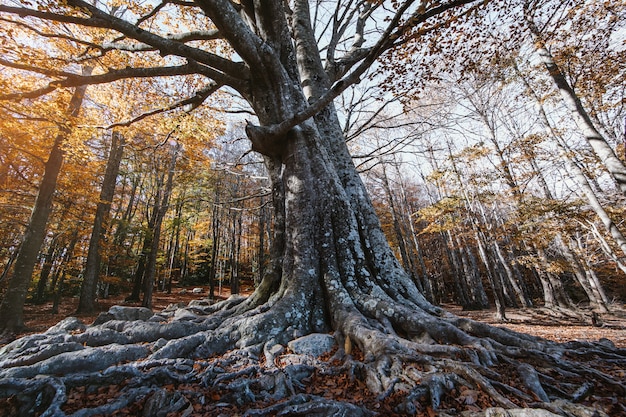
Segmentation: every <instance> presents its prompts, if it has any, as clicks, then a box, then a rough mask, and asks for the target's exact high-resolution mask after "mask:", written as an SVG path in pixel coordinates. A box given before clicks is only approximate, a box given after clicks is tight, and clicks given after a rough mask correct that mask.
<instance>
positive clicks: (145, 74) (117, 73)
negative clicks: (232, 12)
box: [0, 58, 199, 100]
mask: <svg viewBox="0 0 626 417" xmlns="http://www.w3.org/2000/svg"><path fill="white" fill-rule="evenodd" d="M0 64H2V65H5V66H7V67H11V68H16V69H21V70H26V71H32V72H36V73H39V74H43V75H48V76H56V77H65V78H64V79H62V80H55V81H51V82H50V83H48V85H47V86H46V87H43V88H40V89H37V90H33V91H28V92H22V93H11V94H4V95H0V100H21V99H24V98H36V97H40V96H42V95H44V94H47V93H49V92H51V91H53V90H55V89H57V88H62V87H78V86H81V85H92V84H104V83H110V82H113V81H118V80H122V79H126V78H149V77H171V76H176V75H188V74H195V73H197V72H199V68H198V67H199V66H198V65H196V64H194V63H189V64H185V65H180V66H172V67H154V68H124V69H121V70H110V71H109V72H107V73H105V74H98V75H89V76H85V75H78V74H72V73H67V72H64V71H56V70H50V69H46V68H39V67H34V66H30V65H25V64H19V63H15V62H11V61H7V60H5V59H2V58H0Z"/></svg>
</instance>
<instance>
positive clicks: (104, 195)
mask: <svg viewBox="0 0 626 417" xmlns="http://www.w3.org/2000/svg"><path fill="white" fill-rule="evenodd" d="M123 153H124V137H123V136H122V135H121V134H120V133H118V132H113V134H112V135H111V148H110V150H109V157H108V160H107V165H106V169H105V173H104V179H103V180H102V187H101V189H100V199H99V200H98V204H97V206H96V214H95V218H94V221H93V228H92V230H91V238H90V240H89V249H88V250H87V263H86V264H85V270H84V273H83V283H82V285H81V288H80V298H79V300H78V311H77V312H78V313H91V312H93V311H94V310H95V308H96V306H95V299H96V288H97V283H98V277H99V273H100V260H101V255H100V249H101V248H100V241H101V240H102V238H103V237H104V233H105V230H106V227H107V225H106V220H107V218H108V216H109V211H110V210H111V203H112V202H113V196H114V194H115V182H116V179H117V174H118V172H119V169H120V163H121V162H122V155H123Z"/></svg>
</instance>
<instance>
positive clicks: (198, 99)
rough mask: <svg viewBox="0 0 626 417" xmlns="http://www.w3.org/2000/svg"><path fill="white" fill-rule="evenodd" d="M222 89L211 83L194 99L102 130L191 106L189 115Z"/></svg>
mask: <svg viewBox="0 0 626 417" xmlns="http://www.w3.org/2000/svg"><path fill="white" fill-rule="evenodd" d="M221 87H222V86H221V85H220V84H218V83H215V82H211V83H209V84H208V85H207V86H206V87H204V88H202V89H200V90H198V91H197V92H196V94H195V95H194V96H193V97H190V98H187V99H185V100H181V101H177V102H176V103H173V104H171V105H169V106H167V107H164V108H160V109H155V110H151V111H149V112H146V113H142V114H140V115H139V116H137V117H134V118H132V119H130V120H127V121H124V122H117V123H113V124H110V125H108V126H103V127H102V128H103V129H112V128H114V127H127V126H130V125H132V124H133V123H137V122H138V121H140V120H143V119H145V118H148V117H150V116H154V115H157V114H161V113H166V112H168V111H172V110H175V109H178V108H181V107H185V106H190V108H189V109H188V110H186V112H187V113H190V112H191V111H193V110H194V109H196V108H198V107H199V106H200V105H201V104H202V103H203V102H204V101H205V100H206V99H207V98H209V96H211V95H212V94H213V93H215V92H216V91H217V90H219V89H220V88H221Z"/></svg>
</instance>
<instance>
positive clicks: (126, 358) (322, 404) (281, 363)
mask: <svg viewBox="0 0 626 417" xmlns="http://www.w3.org/2000/svg"><path fill="white" fill-rule="evenodd" d="M336 290H337V291H335V292H334V294H336V298H334V300H333V302H334V304H333V305H334V307H335V308H334V309H333V311H331V315H332V318H333V322H334V323H335V325H336V327H337V330H336V332H335V339H336V340H337V342H338V343H337V348H336V353H335V354H334V355H333V356H332V357H326V358H327V359H325V360H320V359H315V358H312V357H306V356H302V355H300V354H293V353H292V352H290V351H289V350H288V349H286V347H285V345H286V344H287V342H289V341H290V340H291V339H294V338H296V337H298V336H301V335H303V334H307V333H311V332H313V331H315V330H316V326H318V325H319V323H317V320H318V319H319V318H318V317H314V316H311V315H309V316H307V315H306V314H303V315H301V316H297V314H298V312H302V311H307V309H306V308H303V307H302V306H299V305H298V302H299V301H300V300H301V298H300V297H297V296H295V295H294V296H290V295H289V294H283V296H282V297H280V298H275V299H273V301H271V300H270V301H268V303H266V304H262V305H258V306H254V305H252V304H251V305H249V309H248V310H245V309H243V310H244V311H242V308H241V306H242V305H243V303H245V301H243V300H240V299H239V300H235V299H232V300H229V301H227V302H225V303H222V304H216V305H211V306H208V305H206V306H203V305H202V303H193V305H191V306H189V307H188V308H186V309H184V311H182V312H181V311H178V312H170V313H161V314H159V315H155V316H154V317H153V318H151V319H150V320H148V321H124V320H111V321H108V322H105V323H102V324H100V325H98V326H92V327H87V328H85V327H84V326H81V325H80V323H77V322H76V321H75V320H74V321H72V320H67V321H65V322H62V323H61V324H60V325H58V326H56V327H55V329H54V331H50V332H48V333H47V334H43V335H31V336H27V337H24V338H22V339H19V340H16V341H15V342H13V343H11V344H9V345H6V346H4V347H3V348H2V349H0V412H5V413H11V412H12V413H14V414H19V415H36V414H37V415H51V416H52V415H54V416H64V415H72V416H83V415H85V416H86V415H94V414H112V413H114V412H116V411H117V412H120V413H122V415H123V414H124V412H126V413H127V414H128V415H131V414H132V413H133V412H134V411H132V410H136V409H138V407H139V408H142V407H143V408H144V409H145V408H150V409H154V410H157V409H158V410H168V412H174V413H180V414H184V413H190V412H191V411H192V410H196V411H198V410H201V411H202V412H206V413H211V412H215V413H218V412H219V413H222V414H224V415H229V412H232V413H233V414H234V413H235V411H236V412H240V411H241V410H248V411H247V415H250V416H255V415H266V414H267V413H270V414H275V415H320V416H321V415H329V413H330V414H333V413H339V415H341V414H343V415H355V416H359V415H363V416H365V415H375V414H376V413H379V414H382V415H392V414H397V415H405V414H408V415H413V414H419V413H420V412H424V411H425V410H426V409H428V408H430V409H433V410H442V412H443V411H444V410H448V412H451V411H450V410H452V409H453V410H456V411H455V412H458V411H459V410H467V411H468V412H469V411H477V410H478V409H485V408H488V407H503V408H505V409H510V410H513V409H516V408H534V409H543V410H546V412H550V413H553V414H554V415H562V416H566V415H568V416H571V415H574V416H584V415H592V414H586V413H588V411H589V408H588V407H589V406H593V407H597V408H598V409H599V411H598V412H599V413H600V414H598V415H603V414H602V411H601V407H604V409H605V410H606V411H607V412H608V413H609V414H610V415H619V413H624V414H626V409H625V408H624V405H623V398H624V395H626V386H625V384H624V382H623V369H624V364H625V363H626V354H625V352H624V349H618V348H615V347H614V346H612V344H610V343H606V342H605V343H596V344H593V343H580V342H577V343H569V344H557V343H552V342H548V341H545V340H541V339H538V338H535V337H531V336H527V335H523V334H518V333H515V332H512V331H509V330H506V329H503V328H496V327H491V326H487V325H484V324H481V323H477V322H473V321H471V320H467V319H460V318H458V317H455V316H452V315H449V314H443V315H441V316H433V315H432V314H430V313H426V312H424V311H423V310H421V309H420V308H419V307H418V306H416V305H415V304H413V303H411V302H410V301H407V300H405V301H401V302H400V301H394V300H392V299H391V297H387V296H386V295H385V293H384V292H375V293H374V294H365V293H360V294H358V293H357V292H356V291H357V290H352V291H351V293H350V292H348V291H346V292H345V293H343V294H342V292H341V291H340V288H336ZM235 310H236V311H237V314H235V313H233V311H235ZM309 311H310V310H309ZM381 312H383V313H382V314H381ZM168 314H169V318H168V317H166V316H167V315H168ZM216 318H219V320H220V323H219V324H218V323H217V322H216ZM157 319H158V320H164V319H168V321H167V322H162V323H157V322H155V321H152V320H157ZM130 329H132V330H130ZM110 342H113V343H112V344H108V343H110ZM451 342H453V343H451ZM449 343H450V344H449ZM595 366H601V368H598V369H596V368H594V367H595ZM333 381H343V382H342V384H344V388H343V389H342V388H340V385H329V386H331V387H334V386H336V387H337V388H335V390H336V391H334V390H333V389H332V388H331V389H329V390H326V389H324V385H323V384H331V383H333ZM315 384H318V385H319V384H322V385H321V388H320V387H319V386H318V387H317V388H315ZM345 387H348V388H347V389H346V388H345ZM102 395H106V396H107V399H108V400H110V401H108V402H106V403H104V402H103V400H102ZM99 396H100V397H99ZM99 398H100V399H99ZM234 407H237V409H236V410H235V408H234ZM494 412H495V411H494ZM442 415H444V414H442ZM477 415H478V414H477ZM510 415H516V414H515V413H513V414H510ZM520 415H522V414H520ZM535 415H540V414H535ZM546 415H547V414H546Z"/></svg>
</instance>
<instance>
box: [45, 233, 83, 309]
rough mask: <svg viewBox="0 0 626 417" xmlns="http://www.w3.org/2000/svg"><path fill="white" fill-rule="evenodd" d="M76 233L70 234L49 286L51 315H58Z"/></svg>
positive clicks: (74, 246) (76, 239)
mask: <svg viewBox="0 0 626 417" xmlns="http://www.w3.org/2000/svg"><path fill="white" fill-rule="evenodd" d="M78 232H79V230H78V229H75V230H74V231H73V232H72V235H71V237H70V241H69V244H68V245H67V247H66V248H65V252H64V254H63V259H62V262H61V265H60V266H59V268H58V270H57V271H56V273H55V279H54V284H53V285H52V286H51V289H52V290H54V297H53V302H52V310H51V313H52V314H58V313H59V304H60V303H61V297H62V296H63V284H64V282H65V275H66V272H67V268H68V266H69V264H70V262H71V260H72V257H73V256H74V249H75V248H76V244H77V243H78Z"/></svg>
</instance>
